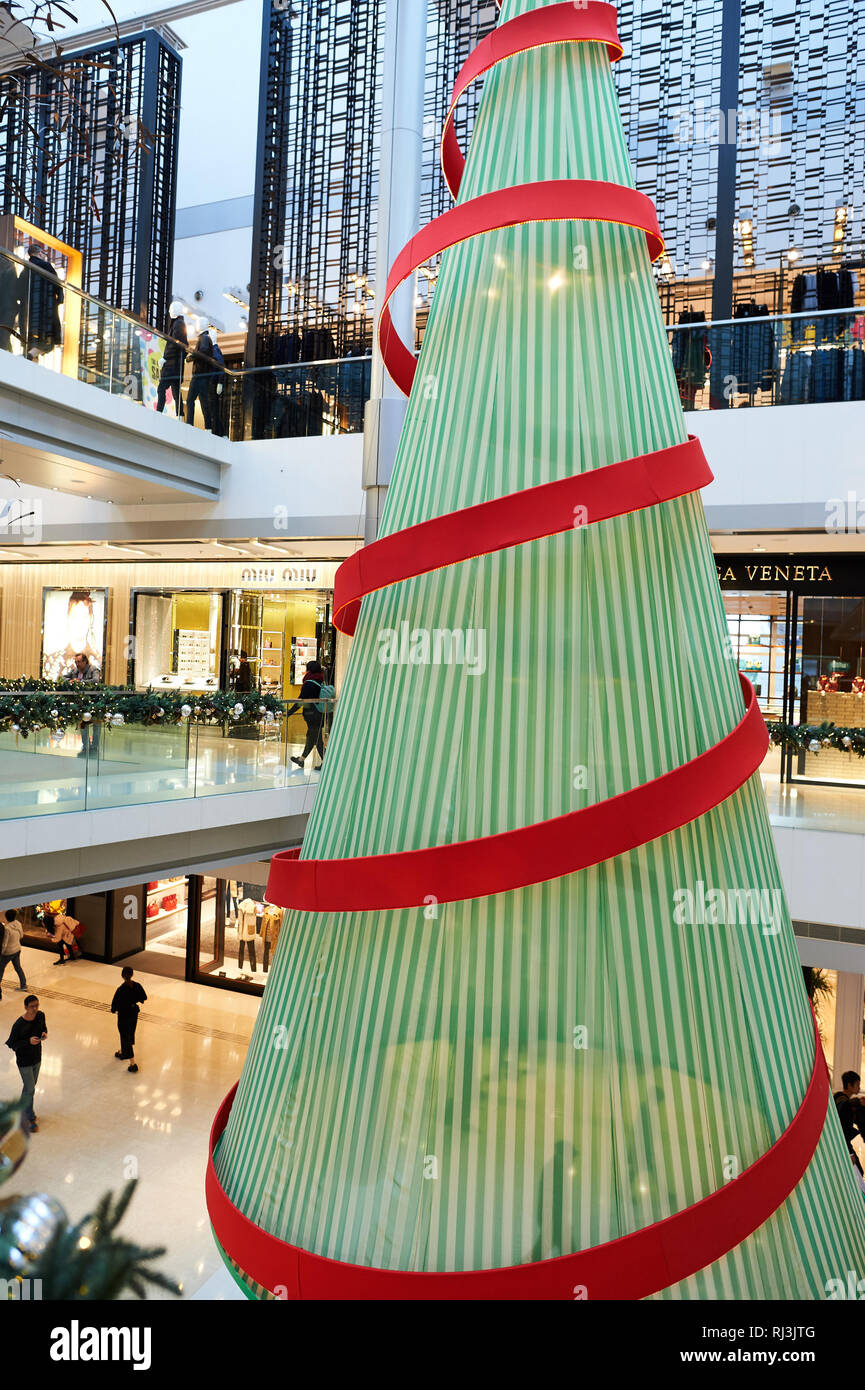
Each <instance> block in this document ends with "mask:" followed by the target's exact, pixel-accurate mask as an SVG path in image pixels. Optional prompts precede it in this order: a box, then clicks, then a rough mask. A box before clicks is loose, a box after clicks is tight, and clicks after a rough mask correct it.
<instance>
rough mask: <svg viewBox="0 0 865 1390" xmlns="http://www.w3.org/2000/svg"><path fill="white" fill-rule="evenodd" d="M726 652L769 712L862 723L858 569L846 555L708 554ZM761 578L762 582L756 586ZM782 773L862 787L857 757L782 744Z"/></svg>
mask: <svg viewBox="0 0 865 1390" xmlns="http://www.w3.org/2000/svg"><path fill="white" fill-rule="evenodd" d="M715 558H716V560H717V564H718V577H719V579H720V582H721V588H722V591H723V596H724V608H725V611H726V614H727V626H728V630H729V637H730V653H731V656H732V657H733V658H734V659H735V660H736V662H737V664H738V667H739V670H740V671H742V672H744V674H745V675H747V677H748V679H749V680H750V681H751V683H752V684H753V686H754V688H755V690H756V693H757V698H758V700H759V703H760V708H761V710H762V711H763V714H764V715H765V716H766V717H767V718H768V719H774V720H780V721H782V722H784V723H787V724H815V725H819V724H822V723H824V722H825V723H831V724H835V725H837V726H838V727H844V728H856V729H860V728H863V727H865V569H863V566H862V562H861V557H860V556H858V555H856V554H850V555H843V554H841V555H796V556H775V557H773V558H772V559H771V560H769V561H765V560H761V561H759V562H755V560H754V557H753V555H751V556H748V557H744V556H741V555H729V556H723V555H717V556H716V557H715ZM758 586H762V587H758ZM781 773H782V777H783V778H784V780H786V781H792V782H795V781H800V780H807V781H811V782H823V783H830V784H840V785H843V786H860V787H865V760H863V759H861V758H859V757H857V756H856V755H855V754H853V753H845V752H843V751H842V750H840V749H834V748H821V749H820V751H819V753H813V752H808V751H803V752H790V751H785V752H784V753H783V754H782V758H781Z"/></svg>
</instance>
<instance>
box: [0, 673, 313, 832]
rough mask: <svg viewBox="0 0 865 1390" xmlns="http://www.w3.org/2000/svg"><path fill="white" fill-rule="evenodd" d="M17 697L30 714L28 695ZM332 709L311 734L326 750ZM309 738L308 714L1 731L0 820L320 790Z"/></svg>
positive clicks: (307, 705) (86, 724)
mask: <svg viewBox="0 0 865 1390" xmlns="http://www.w3.org/2000/svg"><path fill="white" fill-rule="evenodd" d="M18 698H19V700H20V702H21V705H22V707H24V706H25V705H26V702H27V693H22V694H21V695H20V696H19V697H18ZM68 698H69V697H68V695H66V694H64V699H68ZM82 698H86V697H84V696H82ZM295 703H297V704H301V705H303V706H305V707H311V706H313V705H314V703H315V702H313V701H296V702H295V701H292V702H291V703H290V704H289V705H288V708H291V705H293V704H295ZM326 703H327V705H328V709H327V710H326V711H325V713H324V716H323V718H322V719H321V721H315V722H314V723H313V726H312V728H313V731H314V732H315V733H316V734H317V733H318V731H319V728H320V730H321V736H322V744H323V746H324V747H325V748H326V746H327V740H328V738H329V735H330V726H331V723H332V722H333V715H334V708H335V705H336V701H335V700H331V701H327V702H326ZM307 733H308V726H307V723H306V720H305V719H304V717H303V711H301V712H298V713H294V714H292V715H291V716H288V717H287V716H286V715H285V713H280V714H278V715H276V716H275V717H274V718H273V720H272V721H269V722H266V721H265V720H260V721H259V722H257V723H254V724H239V723H236V722H234V721H233V720H230V719H227V720H225V721H223V722H220V723H200V722H198V721H196V720H194V719H189V720H183V721H181V722H180V723H179V724H168V725H164V726H155V725H142V724H134V723H129V724H126V723H124V724H119V725H115V724H111V723H78V722H73V723H70V724H69V725H67V727H66V728H65V729H58V730H52V729H48V728H45V727H44V726H43V727H42V728H39V729H34V728H30V729H29V730H28V732H27V734H26V736H25V734H24V733H23V732H22V731H20V730H19V731H15V730H14V729H7V730H4V731H2V732H0V820H13V819H18V818H20V817H27V816H46V815H54V814H58V813H63V812H69V811H98V810H106V809H110V808H113V807H117V806H137V805H144V804H148V803H154V802H159V803H161V802H164V801H178V800H183V799H185V798H192V797H203V796H220V795H226V794H229V793H237V792H245V791H272V790H274V789H280V788H290V787H310V788H313V787H315V785H316V784H317V783H318V780H319V773H318V769H319V767H320V764H321V759H320V757H319V754H318V751H317V749H316V748H315V747H313V748H312V750H311V752H310V753H309V755H308V756H307V758H306V760H305V763H303V765H299V764H300V763H301V761H302V755H303V752H304V750H305V748H306V746H307V743H308V741H309V740H308V738H307ZM317 741H318V740H317V739H316V740H315V742H316V743H317Z"/></svg>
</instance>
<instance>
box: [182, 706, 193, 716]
mask: <svg viewBox="0 0 865 1390" xmlns="http://www.w3.org/2000/svg"><path fill="white" fill-rule="evenodd" d="M180 713H181V715H182V716H183V718H184V719H188V718H189V716H190V714H191V713H192V706H191V705H181V707H180Z"/></svg>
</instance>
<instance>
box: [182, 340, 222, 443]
mask: <svg viewBox="0 0 865 1390" xmlns="http://www.w3.org/2000/svg"><path fill="white" fill-rule="evenodd" d="M189 355H190V357H191V358H192V380H191V381H190V383H189V390H188V391H187V393H186V423H187V425H194V424H195V402H196V401H201V413H202V415H203V416H204V428H205V429H206V430H209V429H212V428H213V396H214V383H215V375H214V374H215V372H216V362H215V360H214V356H213V341H212V339H211V337H210V334H209V333H208V332H207V329H205V330H204V332H203V333H200V334H199V335H198V342H197V343H196V344H195V347H194V348H193V349H192V352H191V353H190V354H189Z"/></svg>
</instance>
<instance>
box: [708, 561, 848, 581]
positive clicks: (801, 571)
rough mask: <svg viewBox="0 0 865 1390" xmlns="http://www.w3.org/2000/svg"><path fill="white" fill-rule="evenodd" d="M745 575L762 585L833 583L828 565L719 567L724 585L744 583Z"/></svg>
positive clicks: (727, 565)
mask: <svg viewBox="0 0 865 1390" xmlns="http://www.w3.org/2000/svg"><path fill="white" fill-rule="evenodd" d="M743 575H747V579H748V582H749V583H750V584H753V583H754V582H755V581H757V582H758V583H760V584H825V583H827V582H828V583H829V584H831V583H832V574H831V571H830V570H829V567H828V565H822V564H816V565H810V564H792V565H774V564H769V565H741V566H739V567H734V566H733V565H729V564H725V565H718V578H719V579H720V581H721V583H722V584H739V583H743V582H744V579H743Z"/></svg>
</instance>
